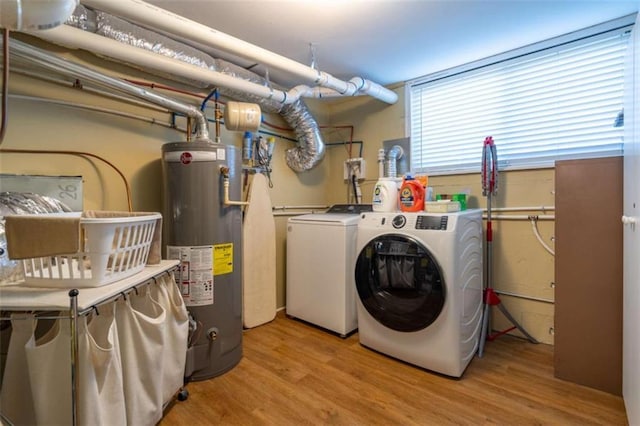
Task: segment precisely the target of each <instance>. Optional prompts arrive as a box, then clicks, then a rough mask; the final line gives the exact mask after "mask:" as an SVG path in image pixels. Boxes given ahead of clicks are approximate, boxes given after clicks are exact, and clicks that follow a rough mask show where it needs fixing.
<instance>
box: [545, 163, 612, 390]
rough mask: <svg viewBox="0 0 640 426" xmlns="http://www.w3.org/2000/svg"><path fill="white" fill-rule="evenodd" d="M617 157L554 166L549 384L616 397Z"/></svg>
mask: <svg viewBox="0 0 640 426" xmlns="http://www.w3.org/2000/svg"><path fill="white" fill-rule="evenodd" d="M622 164H623V162H622V157H612V158H598V159H589V160H575V161H574V160H571V161H558V162H556V169H555V179H556V181H555V185H556V201H555V202H556V226H555V234H556V242H555V247H556V256H555V280H556V287H555V337H554V344H555V348H554V371H555V376H556V377H558V378H561V379H564V380H568V381H571V382H575V383H578V384H581V385H585V386H589V387H592V388H596V389H600V390H603V391H605V392H609V393H612V394H615V395H621V394H622V226H621V222H620V217H621V216H622V176H623V170H622V168H623V166H622Z"/></svg>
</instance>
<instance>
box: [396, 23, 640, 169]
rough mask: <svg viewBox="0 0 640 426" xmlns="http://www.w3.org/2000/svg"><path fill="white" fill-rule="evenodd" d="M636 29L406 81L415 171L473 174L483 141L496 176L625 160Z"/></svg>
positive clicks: (577, 38)
mask: <svg viewBox="0 0 640 426" xmlns="http://www.w3.org/2000/svg"><path fill="white" fill-rule="evenodd" d="M632 23H633V17H625V18H620V19H618V20H615V21H610V22H608V23H605V24H602V25H601V26H597V27H591V28H588V29H586V30H583V31H580V32H576V33H572V34H569V35H567V36H564V37H559V38H556V39H553V40H548V41H545V42H542V43H539V44H536V45H532V46H528V47H526V48H523V49H519V50H517V51H512V52H508V53H506V54H503V55H499V56H496V57H492V58H488V59H486V60H484V61H478V62H476V63H472V64H468V65H466V66H462V67H458V68H454V69H451V70H447V71H445V72H442V73H437V74H432V75H429V76H425V77H422V78H420V79H416V80H413V81H410V82H409V83H408V84H407V102H408V107H409V109H410V113H409V114H408V120H409V123H408V129H409V132H410V135H411V163H412V164H411V169H412V170H414V171H416V172H426V173H428V174H430V175H437V174H454V173H470V172H479V171H480V164H481V162H482V158H481V157H482V155H481V154H482V146H483V142H484V139H485V137H487V136H492V137H493V139H494V141H495V143H496V147H497V151H498V160H499V163H498V167H499V168H500V170H508V169H519V168H536V167H552V166H553V164H554V162H555V161H556V160H561V159H571V158H589V157H606V156H614V155H621V154H622V145H623V139H622V138H623V128H622V127H620V126H619V121H620V120H619V118H620V117H619V114H620V113H621V111H622V108H623V102H624V95H623V84H624V64H625V52H626V46H627V41H628V39H629V34H630V32H631V24H632ZM617 118H618V120H616V119H617ZM616 123H618V125H617V126H616Z"/></svg>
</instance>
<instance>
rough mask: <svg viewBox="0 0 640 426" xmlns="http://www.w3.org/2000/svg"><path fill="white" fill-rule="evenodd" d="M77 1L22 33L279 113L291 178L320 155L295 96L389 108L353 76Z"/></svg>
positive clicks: (111, 6)
mask: <svg viewBox="0 0 640 426" xmlns="http://www.w3.org/2000/svg"><path fill="white" fill-rule="evenodd" d="M82 3H83V4H86V5H87V6H89V7H84V6H82V5H79V6H78V7H77V8H76V10H75V11H74V13H73V14H72V15H71V17H70V18H69V19H68V20H67V21H66V24H65V25H61V26H58V27H56V28H52V29H49V30H46V31H29V32H28V33H29V34H30V35H33V36H36V37H39V38H42V39H44V40H46V41H49V42H52V43H55V44H58V45H62V46H64V47H67V48H77V49H83V50H87V51H89V52H91V53H94V54H96V55H99V56H102V57H105V58H107V59H111V60H116V61H119V62H122V63H125V64H127V65H129V66H134V67H137V68H139V69H141V70H143V71H145V72H151V73H154V74H156V75H159V76H161V77H163V78H167V79H172V80H175V81H179V82H181V83H186V84H189V85H192V86H195V87H198V88H199V89H209V90H211V89H213V88H218V89H219V90H220V93H221V94H222V95H224V96H227V97H229V98H232V99H237V100H241V101H248V102H255V103H258V104H260V106H261V107H262V110H263V111H265V112H271V113H279V114H280V115H282V117H283V119H284V120H285V121H286V122H287V123H288V124H289V125H290V126H291V127H292V128H293V130H294V132H295V134H296V138H297V140H298V145H297V146H296V147H294V148H290V149H288V150H287V151H286V162H287V165H288V166H289V167H290V168H291V169H292V170H294V171H296V172H304V171H308V170H311V169H312V168H314V167H315V166H316V165H317V164H319V163H320V161H321V160H322V158H323V157H324V151H325V146H324V143H323V142H322V136H321V134H320V130H319V126H318V124H317V123H316V121H315V119H314V118H313V117H312V116H311V114H310V112H309V111H308V108H307V106H306V105H305V104H304V102H303V101H302V97H315V98H323V97H336V96H360V95H369V96H372V97H374V98H376V99H379V100H381V101H383V102H386V103H389V104H392V103H395V102H396V101H397V95H396V94H395V93H394V92H393V91H391V90H388V89H386V88H384V87H382V86H380V85H378V84H376V83H373V82H370V81H368V80H366V79H363V78H361V77H354V78H352V79H351V80H350V81H348V82H345V81H342V80H339V79H336V78H334V77H332V76H331V75H329V74H327V73H324V72H320V71H318V70H316V69H314V68H312V67H309V66H306V65H303V64H300V63H298V62H295V61H292V60H290V59H287V58H285V57H282V56H280V55H278V54H275V53H272V52H269V51H267V50H265V49H262V48H260V47H257V46H254V45H251V44H250V43H247V42H244V41H242V40H239V39H236V38H234V37H232V36H229V35H227V34H224V33H221V32H219V31H216V30H214V29H211V28H208V27H206V26H203V25H201V24H198V23H196V22H193V21H190V20H188V19H186V18H183V17H181V16H179V15H175V14H173V13H171V12H168V11H166V10H163V9H161V8H158V7H156V6H153V5H150V4H148V3H145V2H143V1H139V0H118V1H100V0H86V1H82ZM91 7H95V8H96V9H98V10H93V9H91ZM107 12H108V13H107ZM111 13H113V14H117V15H120V16H121V17H125V18H126V19H127V20H129V21H132V22H128V21H127V20H124V19H121V17H118V16H114V15H111ZM136 24H143V25H144V26H145V27H141V26H139V25H136ZM147 28H152V30H150V29H147ZM159 31H160V32H162V33H159ZM164 34H167V35H166V36H165V35H164ZM170 34H172V35H174V36H176V37H179V38H181V39H189V40H193V41H194V42H197V43H198V44H200V45H201V46H208V47H213V48H217V49H221V50H225V51H228V52H231V53H233V54H234V55H236V56H238V57H243V58H247V59H251V60H254V61H258V62H259V63H261V64H262V65H265V66H268V67H273V68H275V69H279V70H284V71H287V72H289V73H292V74H294V75H296V76H298V77H300V78H301V79H304V80H307V81H313V82H314V84H316V86H314V87H309V86H306V85H298V86H295V87H293V88H291V89H289V90H284V89H282V88H280V87H278V86H277V85H274V84H272V83H270V82H269V81H268V79H265V78H264V77H262V76H259V75H257V74H255V73H253V72H252V71H248V70H246V69H244V68H242V67H239V66H237V65H235V64H232V63H229V62H227V61H224V60H222V59H215V58H212V57H211V56H209V55H208V54H207V53H204V52H202V51H201V50H199V49H196V48H194V47H192V46H188V45H186V44H184V43H182V42H179V41H176V40H175V39H172V38H170V37H169V35H170Z"/></svg>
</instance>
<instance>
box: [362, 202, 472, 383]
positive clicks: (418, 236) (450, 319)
mask: <svg viewBox="0 0 640 426" xmlns="http://www.w3.org/2000/svg"><path fill="white" fill-rule="evenodd" d="M356 251H357V258H356V266H355V282H356V289H357V297H356V311H357V318H358V334H359V339H360V343H361V344H362V345H363V346H366V347H368V348H370V349H373V350H376V351H378V352H381V353H383V354H386V355H389V356H391V357H394V358H397V359H399V360H402V361H405V362H408V363H410V364H413V365H416V366H419V367H422V368H425V369H427V370H431V371H434V372H437V373H441V374H445V375H447V376H452V377H460V376H462V373H463V372H464V370H465V368H466V367H467V366H468V365H469V362H471V359H472V358H473V356H474V354H475V352H476V350H477V347H478V343H479V337H480V328H481V323H482V288H483V287H482V275H483V267H482V257H483V255H482V211H481V210H479V209H471V210H464V211H461V212H456V213H442V214H440V213H438V214H435V213H424V212H419V213H408V212H398V213H365V214H362V215H361V219H360V222H359V223H358V231H357V242H356Z"/></svg>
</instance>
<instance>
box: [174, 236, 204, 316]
mask: <svg viewBox="0 0 640 426" xmlns="http://www.w3.org/2000/svg"><path fill="white" fill-rule="evenodd" d="M167 259H178V260H180V271H179V272H178V273H176V274H175V278H176V284H178V287H179V288H180V290H181V291H182V298H183V299H184V303H185V305H186V306H205V305H213V302H214V300H213V294H214V292H213V246H197V247H184V246H179V247H178V246H167Z"/></svg>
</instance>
